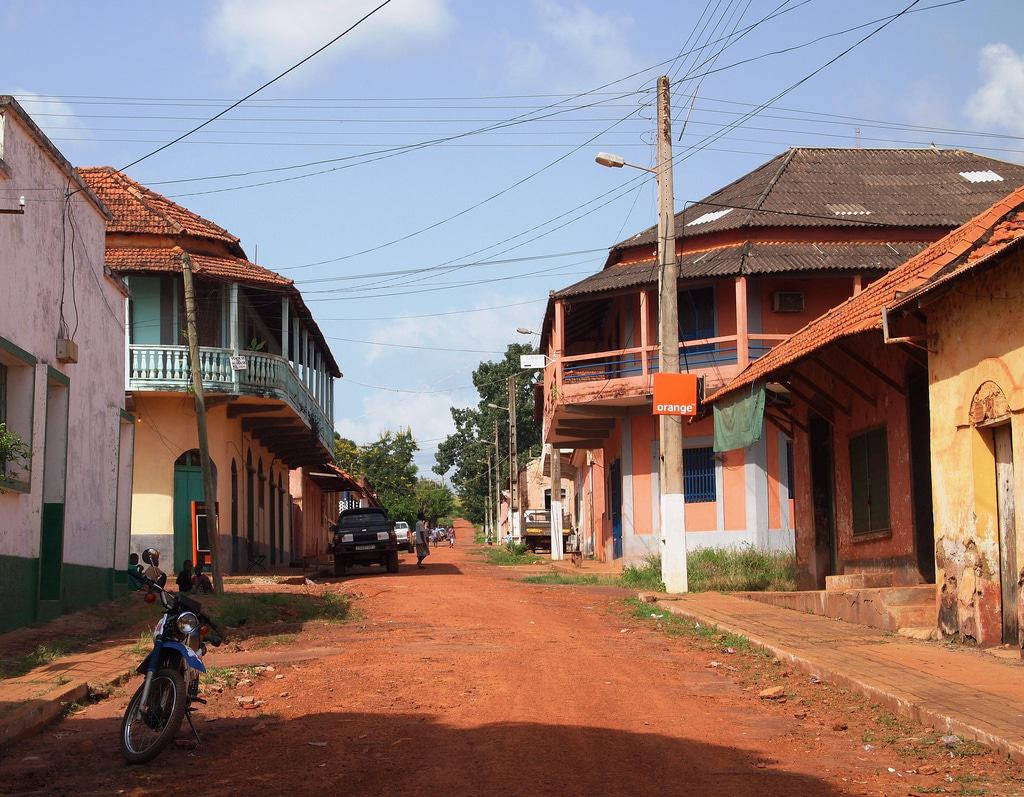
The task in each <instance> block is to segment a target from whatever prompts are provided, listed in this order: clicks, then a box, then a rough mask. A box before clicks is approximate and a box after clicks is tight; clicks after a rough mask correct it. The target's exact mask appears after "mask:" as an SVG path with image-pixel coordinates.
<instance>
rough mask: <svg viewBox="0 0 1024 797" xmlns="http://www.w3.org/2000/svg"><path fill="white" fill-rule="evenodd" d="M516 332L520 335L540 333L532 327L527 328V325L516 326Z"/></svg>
mask: <svg viewBox="0 0 1024 797" xmlns="http://www.w3.org/2000/svg"><path fill="white" fill-rule="evenodd" d="M516 332H518V333H519V334H520V335H539V334H540V333H539V332H534V331H533V330H532V329H527V328H526V327H516Z"/></svg>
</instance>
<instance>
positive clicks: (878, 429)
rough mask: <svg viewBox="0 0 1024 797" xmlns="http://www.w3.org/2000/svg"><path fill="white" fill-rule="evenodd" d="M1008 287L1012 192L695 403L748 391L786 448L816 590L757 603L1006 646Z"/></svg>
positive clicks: (1022, 193) (1013, 550)
mask: <svg viewBox="0 0 1024 797" xmlns="http://www.w3.org/2000/svg"><path fill="white" fill-rule="evenodd" d="M998 178H999V175H998V174H997V173H996V174H993V173H992V172H988V173H987V174H982V175H980V176H979V175H974V179H979V180H985V181H989V182H1002V181H1000V180H999V179H998ZM1022 280H1024V188H1018V189H1017V190H1016V191H1014V192H1013V193H1012V194H1010V195H1009V196H1008V197H1005V198H1003V199H1001V200H1000V201H998V202H996V203H995V204H994V205H992V206H991V207H989V208H988V209H987V210H985V211H983V212H982V213H981V214H980V215H978V216H976V217H975V218H973V219H972V220H970V221H969V222H968V223H967V224H964V225H963V226H962V227H960V228H958V229H956V230H954V231H953V232H951V233H949V234H948V235H946V236H945V237H943V238H942V239H940V240H939V241H937V242H936V243H935V244H933V245H932V246H930V247H928V248H927V249H925V250H924V251H922V252H920V253H919V254H918V255H916V256H915V257H913V258H911V259H910V260H908V261H907V262H906V263H905V264H904V265H902V266H900V267H899V268H898V269H896V270H895V271H893V272H892V273H890V274H888V275H886V276H885V277H883V278H881V279H879V280H878V281H877V282H875V283H873V284H872V285H871V286H869V287H868V288H866V289H865V290H864V291H863V292H862V293H861V294H860V295H858V296H855V297H853V298H851V299H850V300H848V301H847V302H845V303H843V304H842V305H840V306H838V307H836V308H834V309H833V310H831V311H829V312H828V313H826V314H824V315H823V316H821V317H819V318H817V319H815V320H814V321H813V322H811V323H810V324H808V325H807V326H806V327H804V328H803V329H801V330H800V331H799V332H797V333H796V334H794V335H793V336H791V337H790V338H789V339H788V340H786V341H785V342H783V343H781V344H779V345H778V346H777V347H776V348H774V349H773V350H772V351H771V352H769V353H768V354H767V355H766V356H765V357H763V358H761V359H760V360H759V361H757V362H756V363H753V364H751V365H750V367H748V368H747V369H746V370H745V371H743V372H742V373H741V374H739V375H738V376H737V377H735V378H734V379H733V380H732V381H731V382H730V383H729V384H728V385H726V386H725V387H723V388H722V389H720V390H719V391H717V392H716V393H715V394H714V395H712V396H710V397H709V402H711V403H713V404H714V405H715V407H716V412H717V411H719V410H720V409H723V408H724V409H723V411H728V408H729V405H730V404H736V403H738V402H742V401H746V400H748V399H747V397H748V396H749V395H750V394H751V393H752V392H759V391H764V393H765V404H764V419H765V421H766V426H765V427H764V428H766V429H767V428H769V427H770V426H774V427H776V428H781V429H785V430H786V431H787V433H791V434H792V437H793V439H794V467H793V477H794V491H795V494H796V499H797V513H796V540H797V545H796V554H797V560H798V565H799V576H800V584H801V586H802V587H803V588H805V589H806V588H814V587H819V588H820V587H822V586H825V587H826V590H825V594H824V596H823V598H822V599H821V600H818V599H816V598H814V596H812V595H810V594H808V596H807V597H806V598H805V597H801V596H799V595H797V596H765V598H764V599H766V600H769V601H774V602H780V603H782V604H783V605H793V606H797V605H799V606H800V607H801V608H804V609H805V610H814V611H821V612H822V613H826V614H833V615H834V616H846V617H847V619H859V620H862V621H866V622H872V621H873V622H872V624H878V625H881V626H882V627H887V628H890V629H891V630H896V628H898V627H906V626H908V625H920V626H926V627H931V628H933V629H934V628H935V626H936V625H937V626H938V629H939V630H940V631H941V632H942V633H943V634H945V635H946V636H955V637H958V638H960V639H964V640H971V641H974V642H976V643H978V644H980V645H995V644H999V643H1009V644H1013V645H1020V644H1021V643H1022V641H1024V639H1022V637H1021V633H1020V632H1021V628H1022V625H1024V624H1022V622H1021V618H1022V614H1024V605H1022V603H1021V584H1022V581H1024V569H1021V566H1022V565H1024V557H1021V556H1019V555H1018V551H1021V550H1024V548H1022V546H1024V517H1022V515H1024V513H1021V512H1019V511H1015V506H1022V505H1024V504H1022V503H1021V502H1022V501H1024V468H1022V467H1020V466H1019V463H1020V462H1022V461H1024V460H1022V457H1024V425H1022V421H1021V415H1020V414H1021V413H1024V379H1022V376H1021V375H1022V374H1024V335H1022V332H1021V295H1020V290H1019V286H1020V284H1021V282H1022ZM932 583H934V584H935V586H931V585H932ZM914 584H922V585H923V586H920V587H913V586H912V585H914ZM908 587H909V588H908ZM830 592H835V593H839V594H837V595H835V596H833V595H830V594H829V593H830ZM833 598H835V599H834V600H833ZM872 607H874V608H872ZM851 609H853V610H855V611H854V615H855V616H853V617H850V616H847V614H844V612H847V613H848V612H850V611H851ZM872 615H874V616H872Z"/></svg>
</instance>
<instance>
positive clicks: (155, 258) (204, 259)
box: [107, 246, 292, 287]
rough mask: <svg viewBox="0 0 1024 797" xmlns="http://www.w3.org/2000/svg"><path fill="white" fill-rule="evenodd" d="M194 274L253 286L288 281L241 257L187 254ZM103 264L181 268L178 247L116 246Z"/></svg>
mask: <svg viewBox="0 0 1024 797" xmlns="http://www.w3.org/2000/svg"><path fill="white" fill-rule="evenodd" d="M190 257H191V258H192V267H193V271H194V273H195V274H196V276H200V277H208V278H210V279H216V280H225V281H228V282H239V283H242V284H245V285H253V286H256V287H268V286H281V287H290V286H291V285H292V281H291V280H290V279H286V278H285V277H282V276H281V275H280V274H275V273H274V272H273V271H270V270H269V269H265V268H263V267H262V266H257V265H256V264H255V263H250V262H249V261H248V260H245V259H244V258H241V257H212V256H210V255H197V254H190ZM107 265H108V266H110V268H111V269H112V270H114V271H118V272H121V273H124V272H132V271H135V272H152V271H175V272H180V271H181V250H180V249H179V248H178V247H173V246H165V247H135V246H118V247H110V248H108V249H107Z"/></svg>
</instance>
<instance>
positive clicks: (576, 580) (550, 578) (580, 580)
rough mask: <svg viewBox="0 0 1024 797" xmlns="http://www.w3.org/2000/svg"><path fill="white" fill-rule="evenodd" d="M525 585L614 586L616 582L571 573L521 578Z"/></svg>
mask: <svg viewBox="0 0 1024 797" xmlns="http://www.w3.org/2000/svg"><path fill="white" fill-rule="evenodd" d="M520 581H522V582H523V583H524V584H577V585H583V586H586V585H591V586H593V585H595V584H614V583H615V582H614V581H609V580H607V579H605V580H604V581H602V580H601V579H600V578H598V577H597V576H595V575H578V576H577V575H573V574H571V573H561V572H554V573H541V574H539V575H536V576H526V577H525V578H521V579H520Z"/></svg>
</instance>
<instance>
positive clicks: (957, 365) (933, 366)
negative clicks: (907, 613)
mask: <svg viewBox="0 0 1024 797" xmlns="http://www.w3.org/2000/svg"><path fill="white" fill-rule="evenodd" d="M1011 257H1013V260H1012V261H1010V262H1008V263H1006V264H1005V265H1002V266H1000V267H997V268H994V269H992V270H989V271H987V272H983V273H980V274H978V275H975V276H974V277H973V278H972V279H971V280H969V281H967V282H965V283H964V284H963V285H962V287H957V288H954V289H953V290H952V292H951V293H949V294H948V295H947V296H946V297H944V298H943V299H941V300H939V301H938V302H936V303H935V304H934V305H933V306H931V307H929V308H928V329H929V347H930V348H931V350H932V353H931V355H930V358H929V366H930V374H929V382H930V387H929V391H930V400H931V438H932V504H933V508H934V513H935V556H936V565H937V567H936V570H937V572H936V577H937V586H938V596H937V601H938V616H939V627H940V629H941V630H942V631H943V632H944V633H946V634H948V635H955V636H958V637H961V638H967V639H971V640H974V641H976V642H978V643H979V644H982V645H991V644H998V643H999V642H1000V641H1001V636H1002V623H1001V613H1002V598H1001V595H1000V583H1001V582H1000V562H999V536H998V521H997V518H996V514H995V474H994V470H993V459H992V453H991V449H990V445H991V443H990V435H991V432H990V430H988V429H986V428H984V427H980V426H979V423H981V424H984V423H986V422H991V421H996V422H998V421H1000V420H1002V419H1005V420H1008V421H1009V423H1010V424H1011V434H1012V440H1013V460H1014V466H1015V467H1014V497H1015V503H1016V506H1017V512H1016V527H1017V528H1016V544H1017V551H1018V554H1017V556H1018V560H1017V562H1018V566H1020V565H1021V564H1024V555H1022V554H1024V523H1022V521H1024V517H1022V516H1024V509H1021V508H1022V507H1024V416H1022V415H1021V413H1022V412H1024V342H1022V338H1021V334H1020V332H1021V313H1020V308H1021V297H1020V286H1021V285H1022V284H1024V258H1022V257H1021V256H1020V255H1019V254H1017V255H1013V256H1011ZM986 383H991V385H995V386H998V389H999V391H1000V392H1001V394H1002V399H1001V400H1000V398H999V397H998V396H996V395H995V393H994V391H992V388H991V387H990V386H989V385H986ZM983 386H984V389H983V390H982V395H980V396H979V395H978V391H979V388H983ZM976 396H977V397H978V401H977V402H975V397H976ZM986 398H990V399H991V400H989V401H986V400H985V399H986ZM972 404H973V405H974V410H975V412H974V417H972ZM1022 577H1024V571H1022V572H1021V573H1018V583H1019V580H1020V578H1022ZM1020 592H1021V591H1020V589H1019V588H1018V617H1020V616H1022V615H1024V606H1022V605H1020ZM1021 627H1024V625H1022V626H1021ZM1019 641H1020V640H1018V642H1019Z"/></svg>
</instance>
